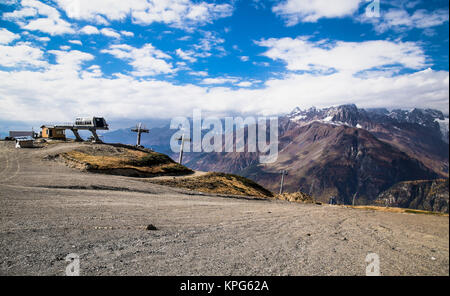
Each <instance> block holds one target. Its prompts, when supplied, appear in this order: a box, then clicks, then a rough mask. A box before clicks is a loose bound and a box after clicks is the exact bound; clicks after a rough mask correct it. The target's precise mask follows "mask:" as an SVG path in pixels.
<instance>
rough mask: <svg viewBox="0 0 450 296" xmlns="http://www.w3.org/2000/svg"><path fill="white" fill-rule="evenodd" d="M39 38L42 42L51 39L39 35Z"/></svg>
mask: <svg viewBox="0 0 450 296" xmlns="http://www.w3.org/2000/svg"><path fill="white" fill-rule="evenodd" d="M37 40H39V41H41V42H49V41H50V40H51V39H50V38H49V37H38V38H37Z"/></svg>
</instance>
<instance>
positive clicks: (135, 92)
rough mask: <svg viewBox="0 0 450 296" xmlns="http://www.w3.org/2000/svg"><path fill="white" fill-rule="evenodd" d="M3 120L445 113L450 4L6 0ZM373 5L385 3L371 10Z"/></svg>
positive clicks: (1, 27) (2, 7) (0, 70)
mask: <svg viewBox="0 0 450 296" xmlns="http://www.w3.org/2000/svg"><path fill="white" fill-rule="evenodd" d="M0 3H1V4H0V120H1V121H29V122H38V121H44V122H49V121H71V120H73V118H74V117H76V116H78V115H101V116H105V117H107V118H111V119H114V120H125V119H130V118H131V119H132V118H163V117H164V118H170V117H173V116H178V115H190V114H192V109H194V108H200V109H202V110H203V111H205V112H208V113H217V114H228V113H243V114H246V113H250V114H262V115H273V114H283V113H286V112H289V111H290V110H292V109H293V108H294V107H296V106H300V107H302V108H307V107H311V106H317V107H324V106H329V105H338V104H344V103H356V104H357V105H358V106H360V107H388V108H412V107H423V108H427V107H431V108H437V109H440V110H442V111H444V112H445V113H448V101H449V92H448V87H449V85H448V84H449V78H448V76H449V75H448V71H449V70H448V65H449V61H448V53H449V44H448V36H449V23H448V1H440V0H427V1H420V0H419V1H415V0H411V1H403V0H393V1H383V0H381V1H380V15H375V16H374V15H368V14H367V13H366V9H367V7H368V6H369V5H372V4H373V5H375V4H376V1H375V2H374V1H362V0H340V1H328V0H282V1H275V0H259V1H257V0H253V1H252V0H235V1H229V0H228V1H225V0H223V1H202V0H130V1H116V0H53V1H51V0H41V1H37V0H22V1H19V0H17V1H16V0H0ZM375 7H376V6H375Z"/></svg>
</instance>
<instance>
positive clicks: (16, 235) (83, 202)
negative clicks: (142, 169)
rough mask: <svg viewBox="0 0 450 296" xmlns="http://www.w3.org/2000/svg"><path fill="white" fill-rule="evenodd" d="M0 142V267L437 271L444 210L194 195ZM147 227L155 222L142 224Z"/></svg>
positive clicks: (442, 269) (85, 271)
mask: <svg viewBox="0 0 450 296" xmlns="http://www.w3.org/2000/svg"><path fill="white" fill-rule="evenodd" d="M76 145H80V144H66V145H52V146H51V147H48V148H43V149H14V144H13V143H10V142H2V141H0V211H1V212H0V275H64V272H65V269H66V266H67V264H68V262H66V261H65V260H64V259H65V257H66V256H67V255H68V254H70V253H76V254H78V255H79V257H80V260H81V261H80V267H81V274H82V275H365V272H366V265H367V263H366V262H365V259H366V256H367V254H369V253H377V254H378V255H379V257H380V261H381V262H380V271H381V274H382V275H448V274H449V219H448V217H440V216H430V215H415V214H400V213H384V212H373V211H364V210H356V209H349V208H341V207H336V206H319V205H302V204H292V203H288V202H282V201H265V200H250V199H237V198H227V197H218V196H207V195H204V194H203V195H202V194H195V193H191V192H186V191H183V190H177V189H173V188H168V187H163V186H158V185H155V184H150V183H148V182H143V181H142V180H140V179H135V178H127V177H121V176H107V175H98V174H90V173H83V172H80V171H77V170H75V169H71V168H68V167H66V166H65V165H63V164H61V163H58V162H55V161H49V160H43V157H44V156H45V155H48V154H51V153H56V152H61V151H64V150H67V149H73V147H74V146H76ZM149 224H153V225H154V226H156V227H157V228H158V230H156V231H149V230H146V227H147V225H149Z"/></svg>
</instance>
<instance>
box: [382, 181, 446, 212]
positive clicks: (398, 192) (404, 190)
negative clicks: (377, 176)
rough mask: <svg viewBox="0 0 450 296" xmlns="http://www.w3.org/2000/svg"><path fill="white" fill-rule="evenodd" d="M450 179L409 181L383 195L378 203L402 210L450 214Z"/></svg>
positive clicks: (393, 187)
mask: <svg viewBox="0 0 450 296" xmlns="http://www.w3.org/2000/svg"><path fill="white" fill-rule="evenodd" d="M448 200H449V183H448V179H439V180H427V181H408V182H401V183H398V184H395V185H394V186H392V187H391V188H389V189H388V190H386V191H385V192H383V193H381V194H380V195H379V197H378V198H377V200H376V202H377V203H379V204H382V205H389V206H394V207H400V208H411V209H418V210H426V211H433V212H443V213H448Z"/></svg>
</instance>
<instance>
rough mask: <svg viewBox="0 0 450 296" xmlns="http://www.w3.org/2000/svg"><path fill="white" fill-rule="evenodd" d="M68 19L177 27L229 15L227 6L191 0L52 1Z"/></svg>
mask: <svg viewBox="0 0 450 296" xmlns="http://www.w3.org/2000/svg"><path fill="white" fill-rule="evenodd" d="M56 2H57V3H58V5H59V7H61V8H62V9H63V10H64V11H65V12H66V14H67V15H68V16H69V17H70V18H74V19H81V20H90V21H97V22H98V17H103V16H104V17H106V18H107V19H108V20H110V21H120V20H124V19H125V18H126V17H131V19H132V20H133V22H134V23H138V24H143V25H149V24H151V23H155V22H158V23H165V24H167V25H170V26H173V27H179V28H186V27H190V26H197V25H203V24H207V23H211V22H212V21H213V20H215V19H218V18H224V17H228V16H230V15H231V14H232V11H233V7H232V6H231V5H230V4H214V3H206V2H198V1H195V2H194V1H191V0H165V1H161V0H147V1H142V0H127V1H117V0H96V1H91V0H78V2H77V3H78V4H79V5H78V6H77V5H74V3H73V0H56Z"/></svg>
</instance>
